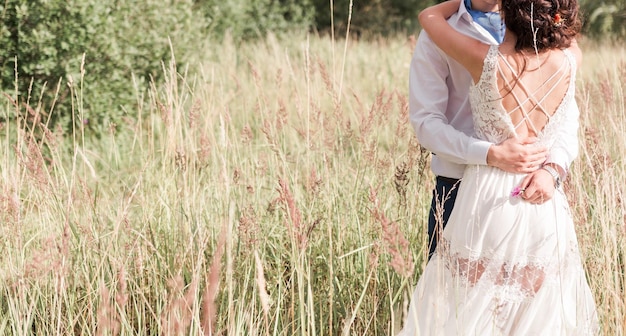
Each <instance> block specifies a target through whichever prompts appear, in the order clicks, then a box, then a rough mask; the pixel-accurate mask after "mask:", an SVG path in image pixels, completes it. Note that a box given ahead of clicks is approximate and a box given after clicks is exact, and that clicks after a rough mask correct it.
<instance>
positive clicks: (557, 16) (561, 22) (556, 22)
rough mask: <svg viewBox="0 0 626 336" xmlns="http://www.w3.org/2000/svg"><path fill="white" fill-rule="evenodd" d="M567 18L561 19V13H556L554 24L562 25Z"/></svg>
mask: <svg viewBox="0 0 626 336" xmlns="http://www.w3.org/2000/svg"><path fill="white" fill-rule="evenodd" d="M564 21H565V20H563V19H561V14H559V13H556V14H554V25H555V26H557V27H560V26H561V25H562V24H563V22H564Z"/></svg>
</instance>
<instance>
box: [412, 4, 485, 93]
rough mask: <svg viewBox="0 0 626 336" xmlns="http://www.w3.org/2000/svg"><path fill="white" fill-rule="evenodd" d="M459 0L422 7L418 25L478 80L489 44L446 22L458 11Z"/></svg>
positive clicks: (475, 80)
mask: <svg viewBox="0 0 626 336" xmlns="http://www.w3.org/2000/svg"><path fill="white" fill-rule="evenodd" d="M460 5H461V3H460V0H451V1H446V2H443V3H440V4H438V5H435V6H432V7H428V8H426V9H424V10H423V11H422V12H421V13H420V14H419V16H418V19H419V22H420V25H421V26H422V28H423V29H424V30H425V31H426V33H428V35H429V36H430V38H431V39H432V40H433V42H435V44H436V45H437V46H438V47H439V48H440V49H441V50H443V52H445V53H446V54H448V55H449V56H450V57H452V58H453V59H454V60H455V61H457V62H459V63H460V64H461V65H463V67H465V68H466V69H467V70H468V71H469V73H470V74H471V75H472V78H473V79H474V82H478V79H480V75H481V73H482V71H483V60H484V58H485V55H487V52H488V51H489V46H488V45H487V44H484V43H482V42H480V41H478V40H476V39H474V38H471V37H469V36H467V35H464V34H462V33H460V32H458V31H457V30H456V29H454V28H453V27H452V26H450V25H449V24H448V21H447V19H448V18H449V17H450V16H452V15H453V14H454V13H455V12H456V11H458V9H459V6H460Z"/></svg>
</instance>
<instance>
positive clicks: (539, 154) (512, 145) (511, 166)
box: [487, 137, 548, 174]
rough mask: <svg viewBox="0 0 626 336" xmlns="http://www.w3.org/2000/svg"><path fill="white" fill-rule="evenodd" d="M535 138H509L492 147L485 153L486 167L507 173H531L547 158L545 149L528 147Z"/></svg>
mask: <svg viewBox="0 0 626 336" xmlns="http://www.w3.org/2000/svg"><path fill="white" fill-rule="evenodd" d="M536 141H537V138H534V137H533V138H526V139H517V138H509V139H507V140H506V141H504V142H502V143H501V144H498V145H492V146H491V147H490V148H489V152H488V153H487V165H489V166H493V167H496V168H500V169H502V170H504V171H507V172H509V173H526V174H527V173H531V172H533V171H536V170H537V169H539V168H540V167H541V165H542V164H543V163H544V162H545V161H546V158H547V156H548V150H547V148H545V147H543V146H530V145H532V144H533V143H535V142H536Z"/></svg>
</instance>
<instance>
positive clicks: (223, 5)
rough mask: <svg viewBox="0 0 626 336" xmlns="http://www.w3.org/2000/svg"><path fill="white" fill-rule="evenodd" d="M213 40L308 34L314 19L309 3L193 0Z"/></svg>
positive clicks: (313, 12) (298, 0) (299, 0)
mask: <svg viewBox="0 0 626 336" xmlns="http://www.w3.org/2000/svg"><path fill="white" fill-rule="evenodd" d="M195 2H196V6H197V7H198V8H199V9H200V10H201V11H202V12H203V13H204V15H205V17H206V20H207V23H208V26H209V31H210V32H211V34H212V35H213V36H214V37H222V36H223V35H224V34H226V33H228V34H230V35H231V36H233V37H235V38H241V39H249V38H258V37H264V36H265V34H267V33H268V32H273V33H280V32H287V31H293V30H302V31H308V30H309V29H311V27H312V25H313V21H314V17H315V10H314V8H313V6H312V4H311V3H310V1H309V0H278V1H276V0H255V1H250V0H196V1H195Z"/></svg>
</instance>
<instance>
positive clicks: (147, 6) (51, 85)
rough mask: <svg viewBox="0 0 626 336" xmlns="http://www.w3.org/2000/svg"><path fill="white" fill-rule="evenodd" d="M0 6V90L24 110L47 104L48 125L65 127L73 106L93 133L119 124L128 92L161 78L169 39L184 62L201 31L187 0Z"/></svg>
mask: <svg viewBox="0 0 626 336" xmlns="http://www.w3.org/2000/svg"><path fill="white" fill-rule="evenodd" d="M0 6H2V7H0V9H1V10H2V14H1V15H2V17H3V20H2V24H1V25H0V44H1V45H3V48H2V50H1V51H0V64H2V74H1V76H2V82H1V84H2V91H4V92H9V93H10V94H11V95H12V96H13V99H15V100H16V101H18V102H19V103H21V104H22V103H23V104H29V105H31V106H35V105H37V104H38V103H39V97H41V102H42V103H43V106H48V107H49V106H51V105H52V104H53V101H55V109H54V113H53V115H52V117H51V121H52V122H53V123H54V122H62V123H63V124H64V125H66V126H67V122H69V120H71V118H70V117H71V113H72V110H74V111H76V107H78V106H79V105H76V104H80V107H81V108H80V110H81V113H84V117H85V118H87V119H88V120H89V123H90V124H91V125H92V126H94V127H99V125H103V126H104V127H105V128H106V127H108V124H109V123H110V122H117V123H119V122H120V120H121V117H122V116H123V114H124V112H123V111H124V110H128V108H129V106H132V104H133V102H134V101H135V100H136V97H137V92H136V88H139V89H140V90H141V89H142V88H143V87H145V86H146V83H148V82H149V81H150V78H151V77H158V76H159V74H160V73H162V71H161V62H162V61H167V60H169V59H170V57H171V56H170V55H171V52H170V50H171V48H170V42H169V39H171V41H172V43H173V45H174V49H175V50H176V51H177V53H179V54H178V55H177V57H178V56H180V57H178V59H179V60H181V61H185V60H186V56H187V55H188V54H189V52H188V51H189V50H190V49H191V48H193V47H194V45H197V44H198V43H199V42H200V32H201V31H202V29H201V28H202V26H201V22H202V20H197V18H196V17H195V16H194V12H193V7H192V6H193V3H192V1H191V0H188V1H186V0H183V1H160V0H143V1H139V2H127V1H122V2H118V1H115V2H109V1H98V0H69V1H67V0H7V1H6V2H5V3H4V5H0ZM16 60H17V64H15V61H16ZM83 62H84V63H83ZM15 68H17V73H18V80H17V95H18V97H15V90H14V87H15V71H14V69H15ZM133 77H134V78H133ZM31 82H32V88H31ZM58 84H61V85H60V86H59V88H60V89H59V93H58V96H57V97H55V91H56V87H57V85H58ZM68 84H72V85H68ZM29 96H30V97H32V98H30V99H29V98H28V97H29ZM72 104H74V107H72ZM12 117H14V116H11V115H8V118H12ZM2 118H3V119H4V118H6V115H4V116H2Z"/></svg>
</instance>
